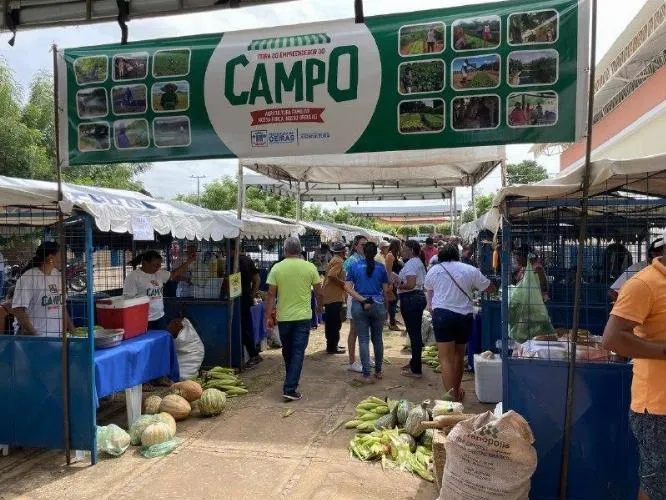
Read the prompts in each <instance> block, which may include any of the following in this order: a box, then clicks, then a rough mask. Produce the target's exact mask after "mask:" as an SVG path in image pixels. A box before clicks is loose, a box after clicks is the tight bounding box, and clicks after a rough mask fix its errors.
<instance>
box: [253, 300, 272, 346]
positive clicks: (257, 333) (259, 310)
mask: <svg viewBox="0 0 666 500" xmlns="http://www.w3.org/2000/svg"><path fill="white" fill-rule="evenodd" d="M264 311H265V307H264V303H263V302H259V303H258V304H255V305H253V306H252V307H251V308H250V313H251V314H252V337H253V340H254V345H259V344H260V343H261V341H262V340H264V339H265V338H267V337H268V332H267V331H266V326H265V325H266V323H265V320H264Z"/></svg>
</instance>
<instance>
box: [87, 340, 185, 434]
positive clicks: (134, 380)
mask: <svg viewBox="0 0 666 500" xmlns="http://www.w3.org/2000/svg"><path fill="white" fill-rule="evenodd" d="M160 377H168V378H170V379H171V380H174V381H178V380H179V379H180V372H179V368H178V358H177V357H176V348H175V345H174V342H173V337H172V336H171V334H170V333H169V332H165V331H149V332H147V333H145V334H143V335H140V336H138V337H134V338H132V339H129V340H125V341H123V342H121V343H120V345H118V346H116V347H112V348H110V349H99V350H95V395H94V396H95V399H96V400H97V406H98V407H99V398H102V397H104V396H109V395H110V394H113V393H114V392H119V391H122V390H125V395H126V399H127V421H128V424H130V425H131V424H132V423H133V422H134V420H136V419H137V418H139V416H140V415H141V386H142V384H144V383H146V382H150V381H151V380H154V379H157V378H160Z"/></svg>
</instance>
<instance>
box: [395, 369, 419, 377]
mask: <svg viewBox="0 0 666 500" xmlns="http://www.w3.org/2000/svg"><path fill="white" fill-rule="evenodd" d="M400 375H402V376H403V377H409V378H421V377H422V376H423V375H422V374H420V373H414V372H413V371H412V370H409V369H407V370H402V371H401V372H400Z"/></svg>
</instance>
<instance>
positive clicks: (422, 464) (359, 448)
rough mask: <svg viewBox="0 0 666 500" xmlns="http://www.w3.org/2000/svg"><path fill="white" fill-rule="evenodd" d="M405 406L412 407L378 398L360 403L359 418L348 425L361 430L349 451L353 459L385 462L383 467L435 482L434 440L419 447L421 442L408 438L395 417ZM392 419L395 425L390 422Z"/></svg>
mask: <svg viewBox="0 0 666 500" xmlns="http://www.w3.org/2000/svg"><path fill="white" fill-rule="evenodd" d="M404 403H407V404H409V405H411V403H409V402H408V401H395V400H391V399H389V398H388V397H387V398H385V399H381V398H378V397H376V396H370V397H368V398H366V399H364V400H363V401H361V402H360V403H358V404H357V405H356V407H355V412H356V415H355V417H354V418H353V419H352V420H349V421H348V422H347V423H346V424H345V428H347V429H355V430H356V431H357V433H356V435H355V436H354V437H353V438H352V439H351V441H350V442H349V451H350V452H351V455H352V457H355V458H357V459H359V460H362V461H379V460H381V462H382V467H389V468H392V469H397V470H403V471H407V472H411V473H414V474H417V475H419V476H420V477H422V478H423V479H425V480H426V481H433V480H434V478H433V476H432V473H431V472H430V468H429V467H430V464H431V462H432V440H430V441H427V440H424V441H423V442H422V443H420V444H419V443H418V440H415V439H412V438H411V437H410V436H407V435H406V431H405V430H404V429H403V428H401V427H402V426H400V427H398V426H396V425H395V423H396V421H395V418H396V417H395V414H396V412H397V411H398V407H399V405H401V404H404ZM391 417H392V418H393V422H392V423H387V420H391ZM428 432H430V433H434V431H428ZM432 435H434V434H432ZM405 438H406V439H407V440H405Z"/></svg>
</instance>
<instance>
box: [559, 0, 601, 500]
mask: <svg viewBox="0 0 666 500" xmlns="http://www.w3.org/2000/svg"><path fill="white" fill-rule="evenodd" d="M590 1H591V9H592V18H591V29H590V32H591V35H592V39H591V42H590V61H589V65H590V66H589V71H590V73H589V89H588V90H589V94H588V102H587V137H586V141H585V169H584V170H583V182H582V186H581V189H582V196H583V197H582V199H581V203H580V210H581V215H580V232H579V235H578V255H577V259H576V260H577V262H576V283H575V288H574V290H575V293H574V303H573V318H572V322H571V323H572V324H571V345H570V346H569V371H568V374H567V400H566V410H565V413H564V436H563V443H562V463H561V467H560V499H561V500H566V498H567V486H568V481H569V460H570V455H571V434H572V426H573V410H574V389H575V381H576V350H577V344H578V324H579V320H580V298H581V291H582V290H581V289H582V286H581V282H582V279H583V265H584V264H585V260H584V252H585V240H586V239H587V218H588V202H589V200H588V197H589V191H590V163H591V161H592V132H593V129H594V123H593V120H594V81H595V77H596V57H597V0H590Z"/></svg>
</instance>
